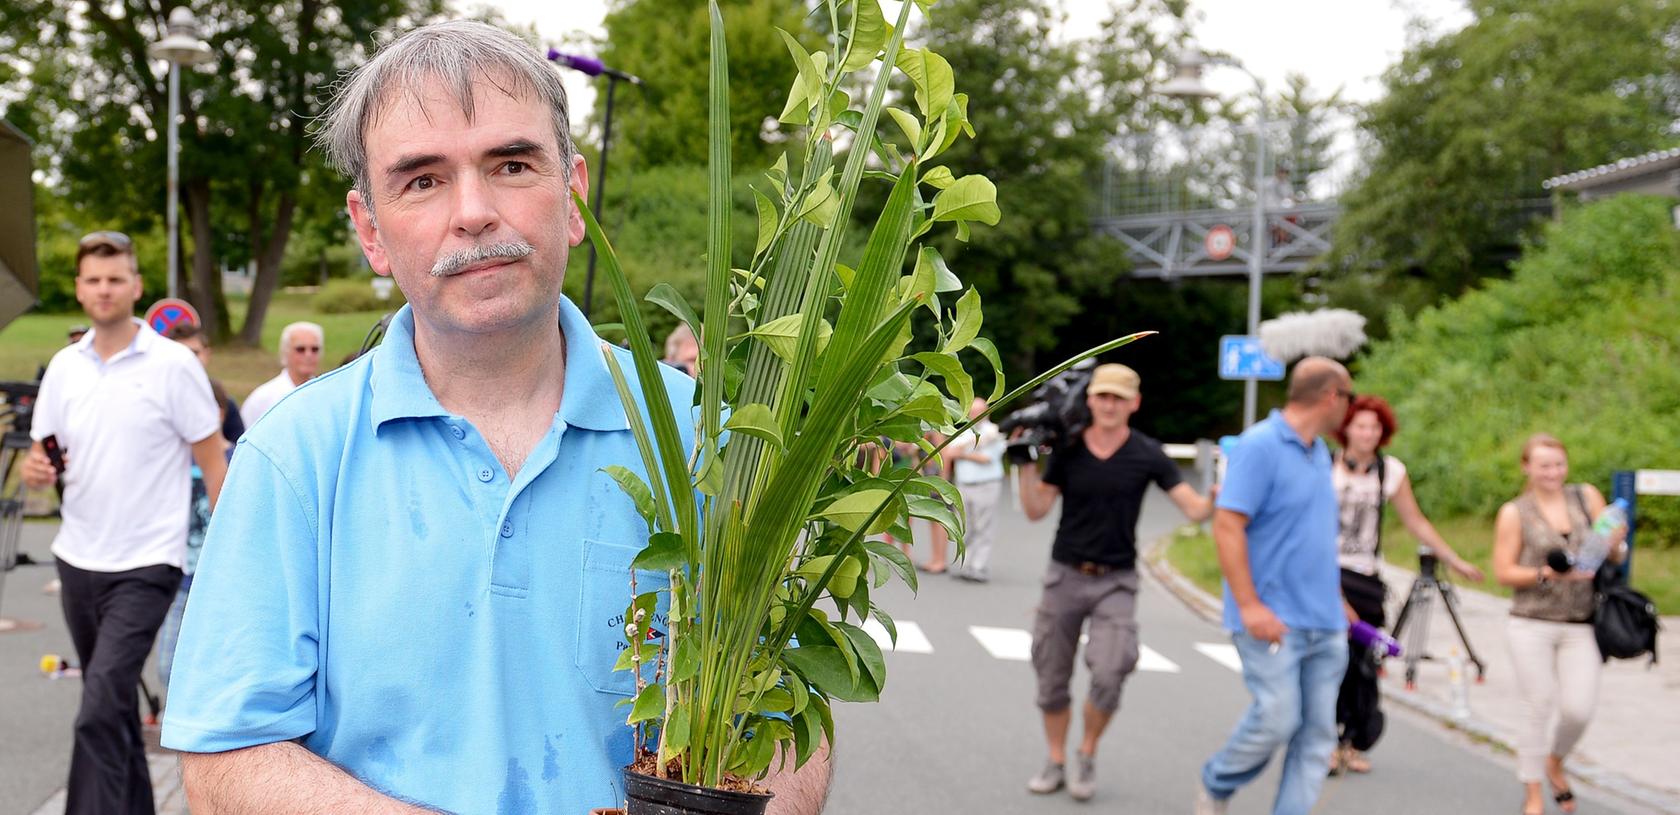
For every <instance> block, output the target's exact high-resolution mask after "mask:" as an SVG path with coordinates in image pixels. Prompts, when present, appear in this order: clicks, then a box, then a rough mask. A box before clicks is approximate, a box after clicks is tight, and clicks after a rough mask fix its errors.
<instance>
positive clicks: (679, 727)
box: [659, 705, 691, 761]
mask: <svg viewBox="0 0 1680 815" xmlns="http://www.w3.org/2000/svg"><path fill="white" fill-rule="evenodd" d="M690 721H691V713H690V708H689V707H688V706H687V705H677V706H676V707H673V708H671V715H670V716H669V717H668V718H667V719H666V720H665V730H664V733H663V734H662V735H661V737H660V739H659V747H660V758H661V759H662V760H666V761H668V760H670V759H671V758H672V757H674V756H676V755H678V754H679V753H681V752H682V751H684V750H687V749H688V737H689V733H690V730H691V728H690V726H689V723H690Z"/></svg>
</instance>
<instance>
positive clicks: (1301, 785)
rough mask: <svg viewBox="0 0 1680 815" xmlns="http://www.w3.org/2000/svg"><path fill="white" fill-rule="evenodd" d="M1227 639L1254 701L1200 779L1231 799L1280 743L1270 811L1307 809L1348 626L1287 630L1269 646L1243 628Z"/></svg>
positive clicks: (1295, 814) (1329, 734) (1330, 739)
mask: <svg viewBox="0 0 1680 815" xmlns="http://www.w3.org/2000/svg"><path fill="white" fill-rule="evenodd" d="M1231 640H1232V642H1234V643H1236V646H1237V654H1238V655H1239V656H1241V657H1242V674H1243V684H1245V685H1247V686H1248V692H1249V693H1251V694H1253V696H1254V702H1253V704H1250V705H1249V706H1248V712H1246V713H1244V714H1243V718H1242V721H1240V722H1238V723H1237V729H1236V731H1235V732H1233V733H1232V734H1231V739H1230V741H1227V742H1226V743H1225V746H1224V747H1223V748H1222V749H1220V751H1219V752H1218V753H1216V754H1214V756H1213V758H1210V759H1208V763H1207V764H1206V765H1205V766H1203V767H1202V785H1203V786H1205V787H1207V791H1208V794H1209V795H1212V796H1213V797H1214V798H1217V799H1220V800H1223V799H1226V798H1230V797H1231V796H1232V795H1233V794H1234V793H1236V791H1237V790H1238V789H1239V788H1240V787H1242V786H1243V785H1244V784H1247V783H1248V782H1250V781H1252V780H1254V778H1255V776H1258V775H1259V774H1260V772H1261V771H1262V770H1264V769H1266V764H1267V762H1269V761H1271V759H1272V754H1273V753H1275V752H1277V748H1279V747H1283V746H1285V745H1287V747H1288V749H1287V751H1286V752H1285V753H1284V755H1283V780H1282V781H1281V782H1279V784H1278V793H1277V800H1276V802H1275V803H1273V805H1272V813H1273V815H1307V813H1308V812H1310V811H1311V810H1312V808H1313V804H1314V803H1316V802H1317V801H1318V793H1319V790H1320V789H1321V788H1323V786H1324V776H1325V774H1326V771H1327V768H1328V767H1329V765H1330V751H1331V750H1333V749H1335V746H1336V694H1337V693H1338V692H1339V691H1340V689H1341V685H1342V674H1343V672H1345V671H1346V670H1347V659H1348V648H1347V633H1346V632H1344V631H1321V630H1305V631H1297V630H1293V629H1291V630H1290V631H1289V633H1287V634H1285V635H1284V638H1283V643H1282V645H1281V646H1279V647H1278V649H1277V652H1276V653H1273V652H1272V651H1271V646H1270V643H1265V642H1261V641H1260V640H1257V639H1255V638H1253V637H1251V636H1249V635H1248V633H1247V632H1242V631H1239V632H1237V633H1235V634H1232V635H1231Z"/></svg>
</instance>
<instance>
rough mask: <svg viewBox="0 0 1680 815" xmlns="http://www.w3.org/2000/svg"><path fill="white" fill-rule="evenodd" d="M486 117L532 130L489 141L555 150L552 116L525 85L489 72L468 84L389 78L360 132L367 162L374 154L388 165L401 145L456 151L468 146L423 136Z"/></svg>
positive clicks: (425, 76)
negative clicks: (427, 144) (518, 140)
mask: <svg viewBox="0 0 1680 815" xmlns="http://www.w3.org/2000/svg"><path fill="white" fill-rule="evenodd" d="M487 117H493V118H495V119H496V120H497V121H496V124H497V125H498V126H501V125H506V124H509V121H508V120H509V119H512V120H514V121H516V122H520V123H523V124H529V125H532V127H531V128H529V129H530V130H531V132H528V133H527V132H523V129H522V130H521V132H517V133H515V132H509V131H506V130H503V131H501V132H499V133H498V134H495V136H494V137H495V138H498V139H500V140H503V141H505V140H507V139H509V138H513V137H515V136H519V137H525V138H530V139H533V140H535V141H536V143H537V144H539V145H541V146H543V147H547V148H550V149H553V148H554V147H555V137H554V129H553V127H552V126H549V123H550V122H551V121H552V113H551V112H550V111H549V109H548V108H547V106H546V105H544V104H543V102H542V99H541V98H540V96H539V95H538V94H537V93H536V91H535V89H533V88H531V87H530V86H529V85H528V84H526V83H520V82H515V81H513V80H512V77H510V76H508V75H506V74H497V73H495V72H491V73H485V72H478V73H475V74H474V75H473V79H472V81H471V82H469V83H457V82H451V81H448V80H446V79H444V78H443V77H440V76H436V75H428V74H419V75H416V76H412V77H397V78H394V79H393V81H392V82H391V84H389V85H387V86H386V87H384V88H382V89H381V90H380V93H379V96H378V98H377V99H376V101H375V103H374V105H373V106H372V108H371V109H370V113H369V117H368V122H367V125H366V130H365V132H364V136H365V138H366V140H367V146H368V152H369V157H370V158H373V156H372V154H373V153H374V152H375V151H376V150H377V151H379V152H382V153H385V154H386V155H385V156H384V158H385V159H387V160H388V159H390V158H393V157H395V155H396V154H398V153H400V152H403V151H404V149H405V148H404V145H407V144H412V143H415V142H424V141H431V142H434V143H435V144H437V145H444V146H453V147H457V148H459V147H463V146H466V147H469V148H470V147H474V146H473V145H462V144H460V143H459V141H458V140H457V139H456V138H455V137H454V135H453V134H452V135H450V136H448V137H439V138H435V139H428V138H427V136H428V134H433V133H436V132H437V131H438V130H439V129H445V128H446V129H451V130H454V129H457V128H461V127H472V126H474V125H477V124H480V123H482V122H484V121H485V120H486V119H487ZM428 149H430V148H428ZM375 169H380V168H378V167H375Z"/></svg>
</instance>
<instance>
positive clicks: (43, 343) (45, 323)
mask: <svg viewBox="0 0 1680 815" xmlns="http://www.w3.org/2000/svg"><path fill="white" fill-rule="evenodd" d="M312 296H313V295H311V294H306V293H301V292H279V293H277V294H275V296H274V301H273V302H272V303H271V304H270V305H269V308H268V318H267V319H265V320H264V321H263V341H262V347H261V348H240V347H233V346H222V347H218V348H216V349H215V350H214V352H213V353H212V354H211V357H210V375H211V376H213V377H216V378H217V379H219V380H221V382H222V385H223V386H224V387H226V388H227V390H228V393H230V394H232V395H233V398H235V399H238V400H240V401H244V400H245V396H246V395H247V394H249V393H250V392H251V391H252V390H253V389H255V388H256V387H257V386H258V385H261V384H262V383H263V382H266V381H268V380H269V379H272V378H273V377H274V375H275V374H277V373H279V372H280V359H279V356H278V352H279V342H280V329H282V328H284V327H285V326H286V324H288V323H292V322H296V321H298V320H307V321H309V322H313V323H319V324H320V325H321V327H322V328H323V329H324V330H325V331H326V334H327V342H326V349H325V350H324V351H322V353H321V368H322V369H323V370H331V369H332V368H335V367H337V366H338V364H339V362H340V361H341V360H343V359H344V356H345V355H346V354H349V353H350V352H352V351H355V350H356V349H358V348H361V347H362V340H363V338H365V337H366V336H367V333H368V329H370V328H372V327H373V324H374V323H375V322H377V321H378V320H379V318H380V316H381V315H382V314H383V312H378V311H369V312H356V313H351V314H322V313H320V312H317V311H315V310H314V308H313V306H312V305H311V304H310V298H311V297H312ZM245 306H246V302H245V301H244V300H242V299H241V300H229V301H228V311H229V313H230V316H231V322H232V323H233V327H234V330H236V331H237V330H238V328H239V326H240V324H241V323H243V322H244V320H245ZM86 322H87V318H86V317H85V316H84V315H81V314H25V315H24V316H22V317H19V318H18V319H16V320H14V321H13V322H12V323H11V324H10V325H8V326H6V328H5V329H4V330H0V379H34V378H35V372H36V370H37V368H39V367H40V366H42V365H45V364H46V363H47V361H48V360H49V359H51V358H52V355H53V354H54V353H56V352H57V351H58V349H60V348H63V347H64V335H65V332H66V331H67V330H69V328H70V326H72V325H77V324H85V323H86Z"/></svg>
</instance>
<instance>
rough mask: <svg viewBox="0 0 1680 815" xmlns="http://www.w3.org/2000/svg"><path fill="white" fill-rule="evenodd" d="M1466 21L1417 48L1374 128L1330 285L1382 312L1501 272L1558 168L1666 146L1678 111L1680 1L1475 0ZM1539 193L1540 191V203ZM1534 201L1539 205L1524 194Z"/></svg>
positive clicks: (1391, 85) (1392, 73)
mask: <svg viewBox="0 0 1680 815" xmlns="http://www.w3.org/2000/svg"><path fill="white" fill-rule="evenodd" d="M1470 10H1471V12H1472V13H1473V14H1474V17H1475V19H1474V20H1473V21H1472V22H1471V23H1470V25H1469V26H1467V27H1465V28H1464V29H1463V30H1462V31H1457V32H1454V33H1452V34H1448V35H1445V36H1442V37H1438V38H1436V39H1433V40H1430V41H1426V42H1424V43H1422V44H1421V45H1418V46H1416V47H1414V48H1412V49H1410V50H1409V51H1408V52H1407V53H1406V54H1405V56H1404V57H1403V58H1402V60H1401V62H1400V63H1399V64H1398V65H1396V66H1395V67H1393V68H1391V69H1390V70H1389V72H1388V73H1387V75H1386V76H1385V78H1384V84H1385V85H1386V87H1387V95H1386V96H1385V97H1384V98H1383V99H1381V100H1379V101H1378V102H1376V103H1374V104H1373V105H1371V107H1370V108H1369V110H1368V111H1367V113H1366V117H1365V122H1364V126H1365V130H1366V132H1367V133H1368V134H1369V135H1370V136H1371V138H1372V139H1374V141H1375V146H1376V150H1375V152H1374V154H1373V155H1372V156H1371V158H1370V160H1369V163H1368V169H1367V171H1366V177H1365V178H1364V180H1363V182H1362V183H1361V184H1359V186H1358V187H1356V188H1355V189H1354V190H1352V191H1351V192H1350V193H1349V194H1347V195H1345V196H1344V197H1343V200H1342V203H1343V207H1344V212H1343V216H1342V220H1341V222H1340V224H1339V225H1338V229H1337V233H1336V243H1335V245H1336V249H1335V255H1334V257H1333V258H1331V265H1332V266H1333V268H1334V269H1335V270H1336V271H1337V272H1338V273H1340V274H1341V275H1343V276H1344V277H1343V279H1341V280H1332V281H1331V283H1330V286H1329V290H1330V292H1331V293H1332V296H1333V297H1335V298H1336V299H1337V300H1338V301H1340V302H1345V303H1347V304H1349V305H1353V306H1356V307H1363V308H1365V309H1368V310H1367V312H1366V313H1367V314H1369V315H1371V316H1374V317H1380V316H1381V313H1380V311H1381V308H1380V304H1381V303H1385V302H1386V303H1394V304H1398V305H1400V306H1402V307H1403V308H1405V309H1406V310H1407V311H1408V312H1409V311H1412V310H1414V309H1415V308H1417V307H1419V306H1423V305H1429V304H1432V303H1435V302H1439V301H1440V299H1442V298H1447V297H1453V296H1456V295H1458V294H1460V293H1462V292H1464V291H1465V290H1467V289H1469V288H1471V287H1472V286H1474V285H1475V284H1476V283H1477V282H1478V281H1480V280H1481V279H1483V278H1484V277H1487V276H1490V275H1494V276H1497V275H1500V274H1503V272H1504V271H1505V266H1506V263H1507V262H1508V261H1509V260H1510V259H1511V258H1512V257H1514V255H1515V252H1516V250H1517V249H1518V248H1519V247H1520V245H1521V242H1522V239H1523V237H1524V235H1525V234H1528V232H1529V230H1530V229H1531V228H1532V226H1533V219H1534V218H1535V217H1537V216H1540V215H1543V207H1544V204H1545V202H1544V200H1543V199H1544V198H1545V196H1546V193H1545V192H1544V191H1543V190H1542V189H1541V187H1540V184H1541V182H1542V181H1544V180H1545V179H1546V178H1548V177H1551V176H1556V175H1561V174H1563V173H1567V172H1570V171H1573V170H1579V169H1583V168H1586V167H1591V166H1595V165H1597V164H1601V163H1604V162H1607V161H1613V160H1615V159H1618V158H1622V157H1626V156H1631V155H1636V154H1639V153H1643V152H1645V151H1648V150H1652V149H1655V148H1659V147H1663V146H1666V145H1667V144H1669V143H1670V142H1671V141H1672V139H1673V136H1672V124H1673V122H1674V120H1675V118H1676V115H1677V113H1680V83H1677V82H1676V81H1675V80H1676V77H1675V72H1674V65H1675V64H1676V62H1677V59H1680V6H1676V5H1675V4H1673V3H1669V2H1665V0H1629V1H1628V2H1615V3H1606V2H1602V0H1475V2H1471V3H1470ZM1536 199H1540V200H1536ZM1524 200H1526V201H1527V202H1528V204H1529V205H1528V206H1522V205H1521V203H1522V202H1523V201H1524Z"/></svg>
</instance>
